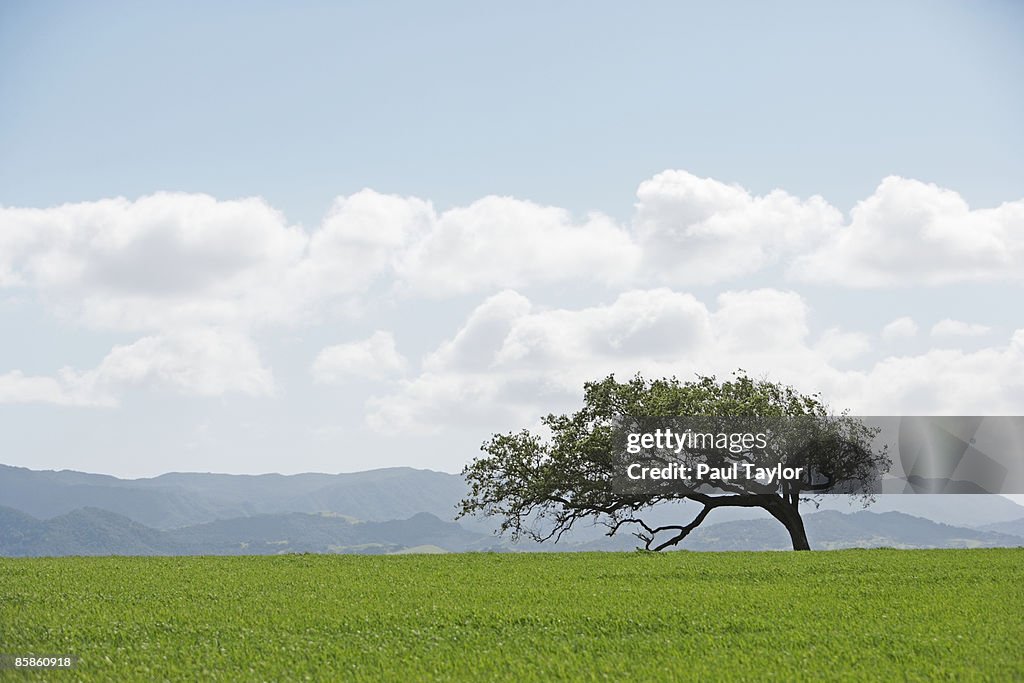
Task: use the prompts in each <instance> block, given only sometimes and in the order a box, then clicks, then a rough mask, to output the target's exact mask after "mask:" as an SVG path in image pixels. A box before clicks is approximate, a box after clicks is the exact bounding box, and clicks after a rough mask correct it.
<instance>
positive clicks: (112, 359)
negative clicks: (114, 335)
mask: <svg viewBox="0 0 1024 683" xmlns="http://www.w3.org/2000/svg"><path fill="white" fill-rule="evenodd" d="M131 389H157V390H167V391H171V392H173V393H178V394H184V395H192V396H219V395H221V394H225V393H237V394H244V395H250V396H268V395H271V394H273V393H274V378H273V374H272V372H271V371H270V370H269V369H268V368H266V367H265V366H264V365H263V363H262V360H261V358H260V355H259V352H258V350H257V349H256V346H255V344H253V342H252V341H251V340H250V339H249V338H248V337H246V336H244V335H239V334H237V333H234V332H231V331H227V330H209V329H197V330H188V331H179V332H176V333H173V334H165V335H156V336H148V337H143V338H142V339H139V340H138V341H136V342H134V343H132V344H127V345H120V346H115V347H114V348H113V349H112V350H111V351H110V353H108V354H107V355H106V357H104V358H103V360H102V361H101V362H100V364H99V365H98V366H97V367H95V368H93V369H91V370H86V371H78V370H74V369H72V368H67V367H65V368H62V369H61V370H60V371H59V372H58V373H57V374H56V376H53V377H47V376H24V375H23V374H22V373H20V372H17V371H14V372H9V373H7V374H5V375H2V376H0V403H52V404H56V405H88V406H112V405H116V404H117V403H118V401H119V397H120V395H121V394H122V393H123V392H124V391H127V390H131Z"/></svg>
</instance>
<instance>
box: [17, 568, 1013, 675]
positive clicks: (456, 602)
mask: <svg viewBox="0 0 1024 683" xmlns="http://www.w3.org/2000/svg"><path fill="white" fill-rule="evenodd" d="M1022 638H1024V551H1022V550H935V551H898V550H853V551H837V552H812V553H792V552H788V553H687V552H681V553H667V554H660V555H651V554H640V553H636V554H611V553H609V554H603V553H586V554H583V553H580V554H575V553H572V554H570V553H566V554H530V555H504V554H470V555H429V556H393V557H379V556H312V555H293V556H279V557H222V558H221V557H217V558H213V557H177V558H65V559H5V560H0V652H3V653H7V654H25V653H37V654H65V653H67V654H76V655H78V656H80V658H81V660H80V662H79V664H78V667H77V668H76V669H74V670H73V671H72V672H52V671H51V672H46V673H45V675H44V676H43V677H44V678H46V679H47V680H99V681H122V680H162V679H175V680H176V679H188V680H209V681H213V680H302V679H304V678H307V679H310V680H318V681H322V680H352V679H363V680H378V679H385V680H400V681H418V680H424V679H440V680H496V679H501V680H514V681H519V680H535V679H537V680H552V679H592V680H614V681H620V680H655V679H667V680H701V681H706V680H723V679H729V680H734V679H738V680H751V681H755V680H756V681H762V680H773V679H776V680H787V681H788V680H795V679H801V680H865V679H870V680H905V679H912V680H935V679H940V680H963V679H973V680H1000V681H1002V680H1022V679H1024V642H1022ZM0 675H6V676H7V677H9V678H11V679H12V680H13V679H21V678H24V677H25V675H24V674H22V673H20V672H18V673H14V672H11V671H5V672H2V673H0Z"/></svg>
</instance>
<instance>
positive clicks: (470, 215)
mask: <svg viewBox="0 0 1024 683" xmlns="http://www.w3.org/2000/svg"><path fill="white" fill-rule="evenodd" d="M639 258H640V250H639V247H638V246H637V245H636V244H635V243H634V242H633V240H632V239H631V237H630V235H629V233H628V232H627V231H626V230H625V229H623V228H622V227H620V226H618V225H616V224H615V222H614V221H612V220H611V219H610V218H608V217H607V216H603V215H601V214H597V213H594V214H591V215H589V216H587V217H586V218H585V219H584V220H582V221H574V220H573V218H572V216H571V215H570V214H569V212H568V211H566V210H564V209H560V208H556V207H550V206H540V205H538V204H534V203H533V202H528V201H521V200H518V199H513V198H511V197H494V196H491V197H485V198H483V199H481V200H478V201H476V202H473V203H472V204H470V205H469V206H466V207H458V208H454V209H451V210H449V211H445V212H444V213H442V214H440V215H437V216H435V217H434V220H433V224H432V226H431V228H430V230H429V232H427V233H426V234H425V235H424V236H423V238H422V239H421V240H419V241H417V242H415V243H413V244H412V245H411V247H410V249H409V250H408V252H406V253H405V254H403V255H402V256H401V259H400V261H399V264H398V269H397V270H398V272H397V276H398V278H399V280H400V281H401V282H402V283H403V285H404V286H405V287H406V288H407V289H409V290H412V291H415V292H420V293H427V294H430V295H446V294H456V293H463V292H470V291H479V290H481V289H483V290H486V289H493V288H499V289H500V288H503V287H527V286H531V285H544V284H550V283H553V282H567V281H574V280H584V281H597V282H611V283H623V282H626V281H628V280H630V279H631V278H632V277H633V275H634V271H635V269H636V266H637V264H638V262H639Z"/></svg>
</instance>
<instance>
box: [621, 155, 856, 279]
mask: <svg viewBox="0 0 1024 683" xmlns="http://www.w3.org/2000/svg"><path fill="white" fill-rule="evenodd" d="M637 199H638V203H637V207H636V215H635V217H634V219H633V222H634V229H635V232H636V239H637V241H638V243H639V244H640V245H641V246H642V248H643V254H644V258H643V271H642V272H641V273H639V274H638V277H639V278H646V277H652V278H653V279H654V280H655V281H659V282H664V283H668V284H707V283H712V282H721V281H724V280H730V279H733V278H735V277H738V276H742V275H747V274H750V273H753V272H756V271H758V270H760V269H762V268H764V267H766V266H770V265H772V264H775V263H777V262H779V261H780V260H782V259H784V258H788V257H790V256H791V255H793V254H795V253H798V252H801V251H805V250H807V249H810V248H813V247H814V246H815V245H817V244H818V243H819V242H821V241H822V240H823V239H825V237H826V236H828V235H829V234H830V233H831V232H833V231H834V230H835V229H837V228H838V226H839V225H840V224H841V222H842V214H841V213H840V212H839V211H838V210H837V209H836V208H834V207H832V206H831V205H829V204H828V202H826V201H825V200H824V199H822V198H821V197H818V196H815V197H811V198H810V199H808V200H800V199H798V198H796V197H794V196H792V195H790V194H787V193H786V192H784V191H782V190H773V191H772V192H769V193H768V194H766V195H764V196H754V195H751V194H750V193H749V192H748V191H747V190H745V189H743V188H742V187H739V186H738V185H727V184H725V183H722V182H720V181H718V180H714V179H712V178H698V177H697V176H695V175H692V174H690V173H687V172H685V171H664V172H662V173H659V174H658V175H656V176H654V177H653V178H651V179H650V180H646V181H644V182H643V183H641V184H640V187H639V189H638V190H637Z"/></svg>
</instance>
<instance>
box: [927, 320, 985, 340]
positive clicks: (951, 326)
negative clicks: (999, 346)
mask: <svg viewBox="0 0 1024 683" xmlns="http://www.w3.org/2000/svg"><path fill="white" fill-rule="evenodd" d="M991 331H992V328H991V327H989V326H987V325H980V324H978V323H965V322H963V321H962V320H952V319H950V318H945V319H944V320H940V321H939V322H937V323H935V325H933V326H932V332H931V334H932V336H933V337H983V336H985V335H986V334H988V333H989V332H991Z"/></svg>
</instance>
